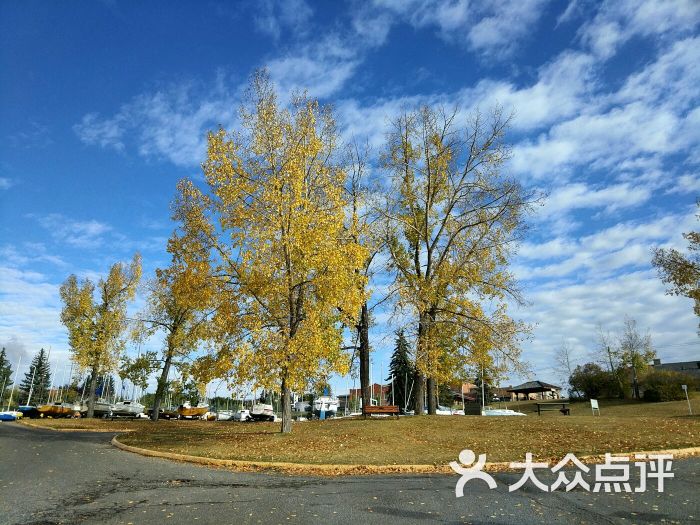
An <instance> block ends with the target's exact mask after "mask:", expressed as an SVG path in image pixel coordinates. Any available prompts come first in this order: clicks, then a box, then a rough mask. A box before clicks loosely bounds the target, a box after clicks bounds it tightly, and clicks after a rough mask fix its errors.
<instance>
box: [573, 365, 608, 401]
mask: <svg viewBox="0 0 700 525" xmlns="http://www.w3.org/2000/svg"><path fill="white" fill-rule="evenodd" d="M569 384H570V385H571V387H572V388H573V389H574V390H576V391H578V392H580V393H581V394H583V397H584V398H586V399H591V398H593V399H595V398H604V397H617V396H618V395H619V390H620V389H619V387H618V384H617V381H616V380H615V377H614V376H613V375H612V374H611V373H610V372H608V371H606V370H603V369H602V368H601V367H600V366H599V365H597V364H596V363H586V364H585V365H579V366H577V367H576V368H575V369H574V373H573V374H571V377H570V378H569Z"/></svg>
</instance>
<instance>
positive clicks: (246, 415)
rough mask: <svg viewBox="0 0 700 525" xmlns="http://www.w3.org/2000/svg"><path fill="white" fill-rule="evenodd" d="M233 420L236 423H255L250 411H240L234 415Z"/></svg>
mask: <svg viewBox="0 0 700 525" xmlns="http://www.w3.org/2000/svg"><path fill="white" fill-rule="evenodd" d="M233 420H234V421H253V418H252V417H251V415H250V410H239V411H238V412H236V413H235V414H233Z"/></svg>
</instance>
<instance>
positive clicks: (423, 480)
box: [0, 423, 700, 525]
mask: <svg viewBox="0 0 700 525" xmlns="http://www.w3.org/2000/svg"><path fill="white" fill-rule="evenodd" d="M111 437H112V434H104V433H87V432H81V433H68V432H53V431H48V430H35V429H28V428H26V427H22V426H20V425H17V424H14V423H2V424H0V461H1V462H2V463H1V466H0V523H2V524H22V525H30V524H31V525H39V524H41V525H53V524H63V523H65V524H74V523H89V524H93V523H95V524H98V523H99V524H102V523H105V524H107V523H109V524H129V523H132V524H135V525H136V524H146V523H149V524H150V523H166V524H173V525H176V524H186V525H197V524H208V523H211V524H217V525H222V524H228V523H231V524H239V523H304V524H305V523H323V524H332V523H357V524H373V523H377V524H382V525H386V524H388V523H402V524H403V523H424V522H433V521H434V522H437V523H492V524H518V525H523V524H527V523H547V524H551V523H590V524H600V523H625V524H629V523H662V522H665V523H700V476H699V475H698V474H700V459H699V458H695V459H688V460H677V461H674V464H673V472H674V474H675V478H674V479H671V480H667V481H666V490H665V492H664V493H658V492H656V490H655V489H649V490H648V491H647V492H644V493H637V494H634V493H632V494H630V493H624V492H623V493H618V494H616V493H610V494H605V493H598V494H594V493H592V492H587V491H582V490H580V489H577V490H573V491H571V492H568V493H567V492H560V491H557V492H554V493H544V492H541V491H539V490H538V489H537V488H535V487H533V486H532V485H531V484H529V483H528V484H526V485H525V486H524V487H522V488H521V489H519V490H517V491H514V492H511V493H509V492H508V485H512V484H513V483H515V482H516V481H517V480H518V479H519V478H520V475H518V474H497V475H495V479H496V481H497V483H498V487H497V488H496V489H494V490H488V488H487V486H486V484H485V483H482V482H481V481H478V480H473V481H469V482H468V483H467V484H466V486H465V495H464V497H462V498H459V499H458V498H455V495H454V488H455V482H456V481H457V479H458V477H457V476H456V475H454V476H439V475H432V476H424V475H413V476H372V477H347V478H328V477H296V476H286V475H278V474H274V475H273V474H260V473H250V474H248V473H237V472H231V471H227V470H221V469H213V468H205V467H200V466H194V465H189V464H185V463H176V462H170V461H166V460H160V459H156V458H146V457H142V456H138V455H135V454H130V453H128V452H122V451H120V450H117V449H115V448H113V447H112V446H111V445H110V444H109V441H110V439H111ZM455 459H456V458H455ZM541 479H543V481H545V482H546V481H547V479H546V477H541ZM553 479H554V478H551V479H550V480H549V481H550V482H551V481H552V480H553Z"/></svg>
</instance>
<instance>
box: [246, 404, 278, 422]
mask: <svg viewBox="0 0 700 525" xmlns="http://www.w3.org/2000/svg"><path fill="white" fill-rule="evenodd" d="M250 418H251V419H252V420H253V421H274V420H275V412H274V411H273V410H272V405H267V404H265V403H257V404H255V405H253V409H252V410H251V411H250Z"/></svg>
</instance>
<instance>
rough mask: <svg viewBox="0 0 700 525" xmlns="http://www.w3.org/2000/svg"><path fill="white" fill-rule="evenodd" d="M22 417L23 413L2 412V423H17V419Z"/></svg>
mask: <svg viewBox="0 0 700 525" xmlns="http://www.w3.org/2000/svg"><path fill="white" fill-rule="evenodd" d="M21 417H22V413H21V412H15V411H14V410H7V411H5V412H0V421H17V419H19V418H21Z"/></svg>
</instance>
